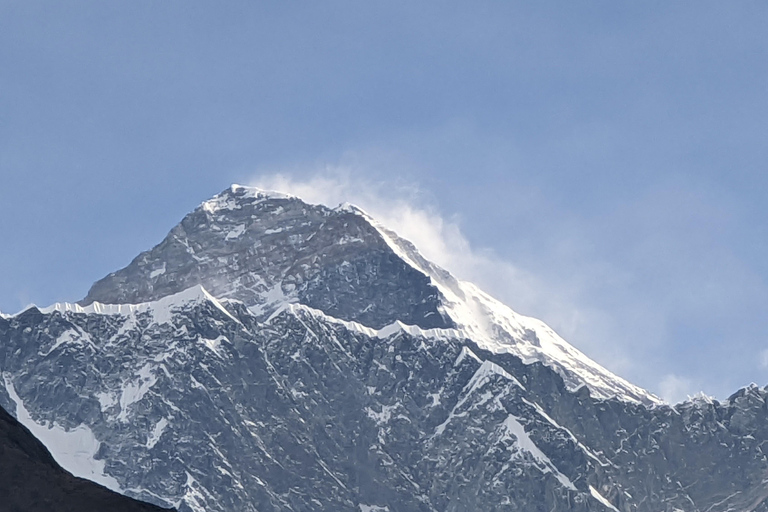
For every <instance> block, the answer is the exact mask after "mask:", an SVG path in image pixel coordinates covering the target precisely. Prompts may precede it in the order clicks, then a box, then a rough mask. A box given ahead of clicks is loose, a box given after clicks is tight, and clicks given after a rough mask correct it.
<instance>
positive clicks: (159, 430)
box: [146, 418, 168, 450]
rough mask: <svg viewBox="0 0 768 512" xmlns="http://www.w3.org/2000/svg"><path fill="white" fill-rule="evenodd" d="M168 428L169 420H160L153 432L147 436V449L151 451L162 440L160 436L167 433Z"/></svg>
mask: <svg viewBox="0 0 768 512" xmlns="http://www.w3.org/2000/svg"><path fill="white" fill-rule="evenodd" d="M167 426H168V420H167V419H165V418H160V421H158V422H157V423H156V424H155V426H154V428H152V432H150V433H149V435H148V436H147V444H146V446H147V449H149V450H151V449H152V448H153V447H154V446H155V445H156V444H157V442H158V441H159V440H160V436H162V435H163V432H165V429H166V427H167Z"/></svg>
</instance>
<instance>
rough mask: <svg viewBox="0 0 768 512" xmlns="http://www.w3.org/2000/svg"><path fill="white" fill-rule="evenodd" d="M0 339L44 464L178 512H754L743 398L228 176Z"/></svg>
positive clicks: (10, 395) (758, 440) (323, 212)
mask: <svg viewBox="0 0 768 512" xmlns="http://www.w3.org/2000/svg"><path fill="white" fill-rule="evenodd" d="M0 340H1V341H2V344H0V346H1V347H2V349H1V350H0V368H2V372H3V379H4V384H5V386H0V404H2V405H4V406H6V407H7V408H9V410H12V411H16V415H17V417H19V418H20V419H22V420H23V421H26V423H27V424H28V425H31V426H32V430H33V431H34V430H35V428H36V429H38V430H40V431H45V433H46V435H48V437H49V438H50V439H51V442H50V443H48V446H49V448H50V449H51V451H52V452H53V455H54V457H57V455H58V456H59V457H60V458H61V459H62V460H64V461H67V462H68V463H69V464H70V465H71V466H73V467H75V466H76V467H77V468H78V469H79V470H80V472H81V473H82V474H83V475H84V476H85V475H87V476H90V477H91V478H95V479H97V480H101V481H102V482H103V483H105V484H108V485H111V486H112V487H113V488H115V489H119V490H121V491H122V492H125V493H127V494H129V495H131V496H135V497H138V498H142V499H145V500H148V501H152V502H154V503H157V504H161V505H175V506H178V507H179V509H180V510H187V511H188V510H193V511H202V510H206V511H209V510H210V511H260V512H264V511H289V510H294V511H300V510H301V511H310V510H339V511H344V510H349V511H362V512H369V511H385V510H387V511H391V512H394V511H422V510H423V511H468V510H510V511H512V510H521V511H539V510H541V511H552V510H576V511H578V510H583V511H588V510H589V511H592V510H621V511H660V510H663V511H674V510H683V511H708V512H715V511H726V510H752V511H768V502H765V501H764V500H765V498H766V497H767V496H768V486H766V484H765V483H763V480H764V479H765V478H766V477H768V474H766V473H767V472H768V461H767V460H766V457H765V455H764V454H763V451H762V448H763V446H764V441H766V440H768V430H766V429H768V427H766V425H768V422H766V419H768V418H766V416H767V415H768V409H767V408H766V399H767V398H768V392H766V390H765V389H758V388H748V389H744V390H741V391H740V392H738V393H737V394H735V395H734V396H733V397H731V398H730V399H729V400H728V401H726V402H724V403H718V402H714V401H709V400H706V399H703V398H702V399H697V400H694V401H692V402H688V403H684V404H681V405H678V406H675V407H669V406H666V405H663V404H661V402H660V401H659V400H658V399H657V398H656V397H654V396H653V395H651V394H649V393H647V392H645V391H644V390H642V389H639V388H637V387H635V386H633V385H631V384H629V383H627V382H626V381H624V380H622V379H620V378H619V377H616V376H614V375H612V374H611V373H610V372H608V371H607V370H605V369H603V368H601V367H600V366H599V365H597V364H596V363H594V362H592V361H590V360H589V359H588V358H586V357H585V356H584V355H583V354H581V353H579V352H578V351H577V350H576V349H574V348H573V347H571V346H570V345H568V344H567V343H566V342H565V341H563V340H562V339H561V338H559V337H558V336H557V335H556V334H555V333H553V332H552V331H551V329H549V328H548V327H547V326H546V325H544V324H542V323H541V322H539V321H537V320H534V319H530V318H526V317H522V316H520V315H517V314H516V313H514V312H513V311H511V310H509V309H508V308H506V307H505V306H503V305H501V304H499V303H498V302H496V301H495V300H493V299H492V298H490V297H488V296H487V295H485V294H483V293H482V292H481V291H479V290H477V289H476V288H475V287H474V286H472V285H470V284H468V283H463V282H460V281H458V280H456V279H454V278H453V277H452V276H450V274H448V273H447V272H445V271H444V270H442V269H440V268H438V267H436V266H434V265H432V264H431V263H429V262H428V261H425V260H424V259H423V258H422V257H421V256H420V255H419V254H418V252H417V251H416V250H415V248H414V247H413V246H411V245H410V244H408V243H407V242H405V241H403V240H401V239H399V238H397V237H396V235H394V234H393V233H391V232H389V231H387V230H386V229H384V228H383V227H381V226H379V225H378V224H376V223H375V221H373V220H372V219H370V218H369V217H367V216H366V215H365V214H364V213H363V212H360V211H359V210H357V209H355V208H353V207H340V208H337V209H329V208H325V207H322V206H312V205H307V204H305V203H303V202H301V201H300V200H299V199H297V198H293V197H288V196H282V195H276V194H267V193H264V192H262V191H258V190H255V189H249V188H245V187H237V186H233V187H232V188H231V189H229V190H227V191H224V192H223V193H222V194H220V195H218V196H216V197H215V198H213V199H212V200H210V201H207V202H205V203H203V205H201V207H200V208H198V209H197V210H195V211H194V212H192V213H191V214H190V215H188V216H187V217H185V219H184V220H183V221H182V222H181V224H180V225H179V226H177V227H176V228H174V229H173V230H172V231H171V233H170V234H169V235H168V237H167V238H166V239H165V240H164V241H163V242H161V243H160V244H159V245H158V246H157V247H155V248H153V249H152V250H150V251H148V252H146V253H143V254H141V255H139V257H137V258H136V259H135V260H134V261H133V262H132V263H131V264H130V265H129V266H128V267H126V268H125V269H123V270H120V271H118V272H115V273H113V274H110V275H109V276H107V277H106V278H104V279H103V280H101V281H99V282H97V283H96V284H95V285H94V287H93V288H92V289H91V291H90V292H89V294H88V296H87V297H86V299H84V300H83V301H82V302H81V303H80V304H58V305H55V306H52V307H50V308H46V309H38V308H31V309H28V310H26V311H24V312H22V313H20V314H18V315H15V316H12V317H5V318H0ZM68 436H69V437H68ZM72 436H77V437H76V438H73V437H72ZM66 439H78V440H79V441H80V442H81V443H84V444H85V445H86V447H87V449H85V450H81V451H80V455H79V458H78V457H75V456H73V455H72V454H69V453H66V450H65V449H64V448H62V446H67V445H68V444H69V445H71V443H67V442H64V441H62V440H66ZM65 467H66V464H65Z"/></svg>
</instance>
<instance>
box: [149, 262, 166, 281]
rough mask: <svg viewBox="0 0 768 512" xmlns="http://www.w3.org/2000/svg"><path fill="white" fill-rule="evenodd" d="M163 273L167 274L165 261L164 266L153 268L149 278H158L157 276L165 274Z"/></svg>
mask: <svg viewBox="0 0 768 512" xmlns="http://www.w3.org/2000/svg"><path fill="white" fill-rule="evenodd" d="M163 274H165V262H163V266H162V267H160V268H158V269H155V270H153V271H152V272H150V273H149V278H150V279H154V278H156V277H157V276H161V275H163Z"/></svg>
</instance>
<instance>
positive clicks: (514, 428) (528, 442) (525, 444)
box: [499, 414, 576, 491]
mask: <svg viewBox="0 0 768 512" xmlns="http://www.w3.org/2000/svg"><path fill="white" fill-rule="evenodd" d="M501 428H502V436H501V438H500V439H499V441H500V442H502V441H506V440H508V439H510V437H509V436H510V434H511V435H512V436H514V437H515V440H516V447H517V448H518V449H519V450H520V451H523V452H526V453H528V454H530V455H531V456H532V457H533V458H534V459H535V460H536V461H537V462H538V463H539V464H540V465H541V466H543V468H540V469H542V472H544V473H550V472H551V473H552V474H553V475H554V476H555V478H557V480H558V481H559V482H560V483H561V484H562V485H563V487H565V488H567V489H569V490H571V491H575V490H576V486H575V485H573V482H571V480H570V479H569V478H568V477H567V476H565V475H563V474H562V473H560V471H559V470H558V469H557V468H556V467H555V465H554V464H553V463H552V461H551V460H550V459H549V457H547V456H546V454H544V452H542V451H541V450H540V449H539V447H538V446H536V444H535V443H534V442H533V440H532V439H531V438H530V436H529V435H528V434H527V433H526V432H525V427H523V425H522V423H520V422H519V421H517V418H516V417H514V416H512V415H511V414H510V415H509V416H507V419H505V420H504V422H503V423H502V424H501Z"/></svg>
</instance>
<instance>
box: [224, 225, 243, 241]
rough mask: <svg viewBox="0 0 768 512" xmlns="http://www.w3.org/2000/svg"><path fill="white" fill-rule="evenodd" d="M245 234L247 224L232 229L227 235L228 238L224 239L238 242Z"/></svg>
mask: <svg viewBox="0 0 768 512" xmlns="http://www.w3.org/2000/svg"><path fill="white" fill-rule="evenodd" d="M243 233H245V224H239V225H237V226H235V227H234V228H232V229H231V230H230V231H229V233H227V236H225V237H224V239H225V240H236V239H238V238H240V237H241V236H243Z"/></svg>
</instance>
